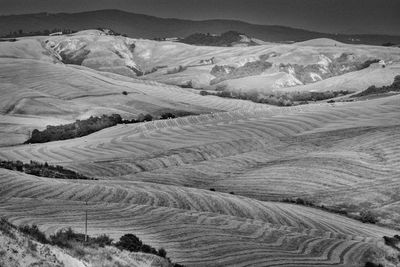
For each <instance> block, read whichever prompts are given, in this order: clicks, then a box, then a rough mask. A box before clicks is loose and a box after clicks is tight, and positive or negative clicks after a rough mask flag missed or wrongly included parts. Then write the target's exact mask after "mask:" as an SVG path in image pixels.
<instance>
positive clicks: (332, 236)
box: [0, 38, 400, 266]
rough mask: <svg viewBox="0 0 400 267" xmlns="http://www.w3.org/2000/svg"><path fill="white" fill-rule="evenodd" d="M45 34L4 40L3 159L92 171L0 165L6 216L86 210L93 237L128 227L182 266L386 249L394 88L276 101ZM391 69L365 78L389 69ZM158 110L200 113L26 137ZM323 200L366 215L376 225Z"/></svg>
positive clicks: (397, 123) (62, 217)
mask: <svg viewBox="0 0 400 267" xmlns="http://www.w3.org/2000/svg"><path fill="white" fill-rule="evenodd" d="M40 42H41V41H40V40H38V39H36V38H31V39H25V40H23V42H22V43H19V42H16V43H15V45H14V46H11V45H10V44H5V46H2V44H0V54H1V53H2V54H1V55H2V58H0V73H1V74H0V75H1V76H0V81H1V86H0V88H1V89H0V90H2V92H1V93H2V96H3V95H4V98H3V97H2V98H1V100H0V106H1V110H2V113H1V115H0V120H1V124H0V125H1V126H0V127H1V128H0V130H1V133H2V134H1V138H0V143H1V144H2V147H1V148H0V158H1V159H7V160H21V161H23V162H27V161H30V160H35V161H39V162H48V163H49V164H52V165H62V166H65V167H67V168H69V169H72V170H75V171H77V172H80V173H82V174H85V175H89V176H91V177H95V178H98V180H61V179H52V178H41V177H36V176H32V175H29V174H24V173H21V172H16V171H12V170H6V169H0V200H1V201H0V216H5V217H7V218H9V219H10V221H12V222H13V223H16V224H19V223H36V224H38V225H40V227H41V228H42V229H43V230H45V231H46V232H47V233H53V232H55V231H56V230H58V229H60V228H63V227H67V226H71V227H73V228H74V229H76V230H77V231H79V232H82V231H83V227H84V216H85V210H86V209H88V214H89V234H90V235H97V234H102V233H106V234H109V235H111V236H112V237H114V238H117V237H119V236H121V235H122V234H125V233H135V234H136V235H137V236H139V237H140V238H141V239H142V240H143V241H144V242H145V243H148V244H150V245H151V246H153V247H155V248H160V247H164V248H165V249H166V250H167V251H168V256H169V257H171V259H172V261H173V262H178V263H181V264H184V265H187V266H232V265H234V266H363V265H364V263H365V262H366V261H368V260H373V258H379V257H380V256H382V255H383V252H384V251H385V249H386V247H385V246H384V242H383V239H382V237H383V236H384V235H387V236H393V235H395V234H398V232H397V231H396V230H393V229H395V228H396V227H397V225H398V223H399V222H400V216H399V214H400V213H399V209H400V206H399V204H398V201H399V198H398V196H399V191H400V190H399V189H400V184H399V182H398V177H399V176H400V168H399V166H400V164H399V163H400V143H399V142H398V141H397V140H400V139H399V137H400V136H399V129H400V115H399V114H400V96H399V95H393V96H388V97H382V98H375V99H371V100H365V101H355V102H349V103H335V104H328V103H314V104H308V105H302V106H295V107H285V108H278V107H272V106H269V105H263V104H255V103H252V102H249V101H242V100H234V99H230V100H229V99H223V98H218V97H215V96H200V95H198V94H197V93H196V92H195V91H193V90H192V89H184V88H179V87H176V86H172V85H165V84H161V83H158V82H155V81H148V80H139V79H136V78H132V77H127V76H123V75H119V74H115V73H110V72H101V71H99V70H94V69H90V68H88V67H85V66H80V65H68V64H60V62H59V61H57V59H56V58H55V57H53V56H52V55H49V54H46V51H48V50H46V49H45V48H43V47H42V46H41V43H40ZM141 42H143V43H145V42H148V43H149V44H150V43H151V41H141ZM22 44H23V45H22ZM29 47H32V50H34V49H36V50H35V51H34V52H32V51H31V50H29V49H28V48H29ZM137 47H138V46H136V48H137ZM11 48H12V49H11ZM196 49H197V48H196ZM198 49H200V48H198ZM202 49H209V48H202ZM218 49H219V48H218ZM221 49H222V48H221ZM224 49H227V50H226V51H228V49H238V50H235V51H237V53H239V51H240V49H244V48H224ZM246 49H248V48H246ZM252 49H262V48H261V47H255V48H252ZM264 49H265V47H264ZM282 49H283V48H282ZM376 49H377V50H378V48H376ZM10 51H12V53H14V54H13V55H14V56H13V57H10V56H9V55H10V54H11V52H10ZM221 51H222V50H221ZM231 51H232V50H231ZM382 53H387V51H384V52H382ZM221 55H223V53H222V52H221ZM227 57H228V54H227ZM396 66H397V65H396V64H393V65H391V66H390V67H389V66H388V67H386V68H385V69H384V70H383V69H381V68H380V69H373V68H368V69H365V70H364V72H365V74H364V75H365V76H367V75H368V73H373V72H374V71H376V72H377V73H381V74H382V73H385V75H387V77H389V76H390V75H392V74H393V75H395V74H396V72H397V70H398V69H397V67H396ZM182 73H184V72H182ZM347 75H354V74H353V73H349V74H347ZM354 76H355V75H354ZM375 77H376V79H378V77H379V75H378V74H377V75H376V76H375ZM385 77H386V76H385ZM329 79H338V78H337V77H334V78H329ZM329 79H327V80H325V81H328V80H329ZM354 79H357V78H354ZM388 79H389V78H388ZM370 82H373V79H371V81H370ZM363 89H365V88H360V90H363ZM123 91H126V92H127V95H124V94H122V92H123ZM163 110H185V111H191V112H194V113H201V115H196V116H188V117H182V118H177V119H169V120H159V121H152V122H145V123H138V124H127V125H117V126H114V127H111V128H107V129H104V130H101V131H98V132H96V133H93V134H90V135H88V136H85V137H81V138H75V139H71V140H64V141H55V142H49V143H43V144H30V145H22V144H21V143H22V142H21V140H23V139H24V138H26V137H27V135H28V131H29V130H31V129H33V128H44V127H45V126H46V125H47V124H60V123H64V122H70V121H72V120H75V119H79V118H86V117H88V116H90V115H92V114H109V113H119V114H121V115H123V116H125V117H134V116H137V115H138V113H144V112H149V113H153V114H155V113H157V112H160V111H163ZM16 134H17V135H16ZM210 189H212V190H210ZM285 198H289V199H296V198H301V199H303V200H307V201H308V202H311V203H313V204H314V205H315V206H320V207H321V208H316V207H307V206H302V205H296V204H289V203H283V202H282V200H283V199H285ZM85 202H88V205H87V206H86V205H85ZM322 205H323V206H324V208H322ZM329 209H330V210H340V211H341V212H342V213H343V212H347V213H348V216H353V217H357V216H360V215H361V214H362V213H363V212H369V213H371V214H373V216H375V218H376V219H377V220H378V223H379V224H380V225H373V224H364V223H362V222H360V221H358V220H354V219H351V218H349V217H346V216H343V215H339V214H336V213H331V212H328V211H326V210H329Z"/></svg>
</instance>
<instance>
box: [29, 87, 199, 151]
mask: <svg viewBox="0 0 400 267" xmlns="http://www.w3.org/2000/svg"><path fill="white" fill-rule="evenodd" d="M122 94H123V95H128V92H126V91H123V92H122ZM188 115H193V113H191V112H184V111H174V113H172V112H165V113H161V114H160V116H159V117H158V118H157V119H159V120H164V119H171V118H176V117H183V116H188ZM152 120H154V117H153V116H152V115H150V114H142V113H141V114H139V115H138V116H137V118H136V119H131V120H124V119H122V117H121V115H119V114H112V115H102V116H101V117H93V116H91V117H90V118H88V119H86V120H77V121H75V122H74V123H70V124H64V125H57V126H52V125H48V126H47V127H46V129H44V130H43V131H39V130H38V129H34V130H33V131H32V133H31V136H30V138H29V139H28V140H27V141H25V142H24V144H34V143H46V142H51V141H59V140H67V139H73V138H77V137H82V136H86V135H89V134H91V133H94V132H97V131H100V130H102V129H104V128H108V127H112V126H115V125H117V124H121V123H123V124H131V123H140V122H146V121H152Z"/></svg>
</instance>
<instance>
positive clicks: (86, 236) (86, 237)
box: [85, 201, 88, 242]
mask: <svg viewBox="0 0 400 267" xmlns="http://www.w3.org/2000/svg"><path fill="white" fill-rule="evenodd" d="M87 217H88V210H87V201H86V210H85V242H87V241H88V235H87Z"/></svg>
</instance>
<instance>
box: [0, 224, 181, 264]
mask: <svg viewBox="0 0 400 267" xmlns="http://www.w3.org/2000/svg"><path fill="white" fill-rule="evenodd" d="M12 229H16V230H18V231H19V232H21V233H23V234H25V235H27V236H29V237H31V238H32V239H34V240H36V241H37V242H39V243H42V244H49V245H53V246H57V247H60V248H63V249H68V250H70V251H71V252H72V254H73V255H74V256H77V257H79V258H82V257H84V256H85V253H86V251H85V248H91V249H98V248H103V247H106V246H112V247H116V248H118V249H119V250H127V251H129V252H142V253H147V254H154V255H157V256H159V257H162V258H165V259H166V260H168V262H170V263H171V265H172V266H174V267H181V266H182V265H180V264H177V263H172V262H171V260H170V259H169V258H168V257H167V252H166V250H165V249H164V248H159V249H158V250H157V249H155V248H154V247H152V246H150V245H147V244H144V243H143V242H142V241H141V240H140V239H139V238H138V237H137V236H135V235H134V234H126V235H123V236H121V237H120V239H119V241H118V242H113V240H112V239H111V238H110V237H109V236H107V235H100V236H98V237H91V236H85V235H84V234H81V233H76V232H75V231H73V230H72V229H71V228H67V229H61V230H59V231H58V232H56V233H55V234H53V235H50V236H49V237H47V236H46V234H45V233H44V232H42V231H40V229H39V228H38V226H37V225H34V224H33V225H21V226H18V227H16V226H15V225H13V224H11V223H10V222H8V221H7V220H6V219H4V218H2V219H0V231H1V232H3V233H5V234H7V235H10V234H12V235H13V232H12Z"/></svg>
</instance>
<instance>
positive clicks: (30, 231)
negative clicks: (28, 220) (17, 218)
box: [18, 224, 49, 244]
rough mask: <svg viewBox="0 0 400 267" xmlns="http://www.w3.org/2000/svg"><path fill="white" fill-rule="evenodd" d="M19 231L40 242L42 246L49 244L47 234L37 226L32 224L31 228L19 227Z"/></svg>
mask: <svg viewBox="0 0 400 267" xmlns="http://www.w3.org/2000/svg"><path fill="white" fill-rule="evenodd" d="M18 230H19V231H20V232H21V233H24V234H26V235H29V236H30V237H32V238H33V239H35V240H36V241H39V242H40V243H42V244H47V243H49V241H48V239H47V237H46V235H45V233H43V232H42V231H40V230H39V228H38V227H37V225H36V224H32V225H31V226H29V225H22V226H19V227H18Z"/></svg>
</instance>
